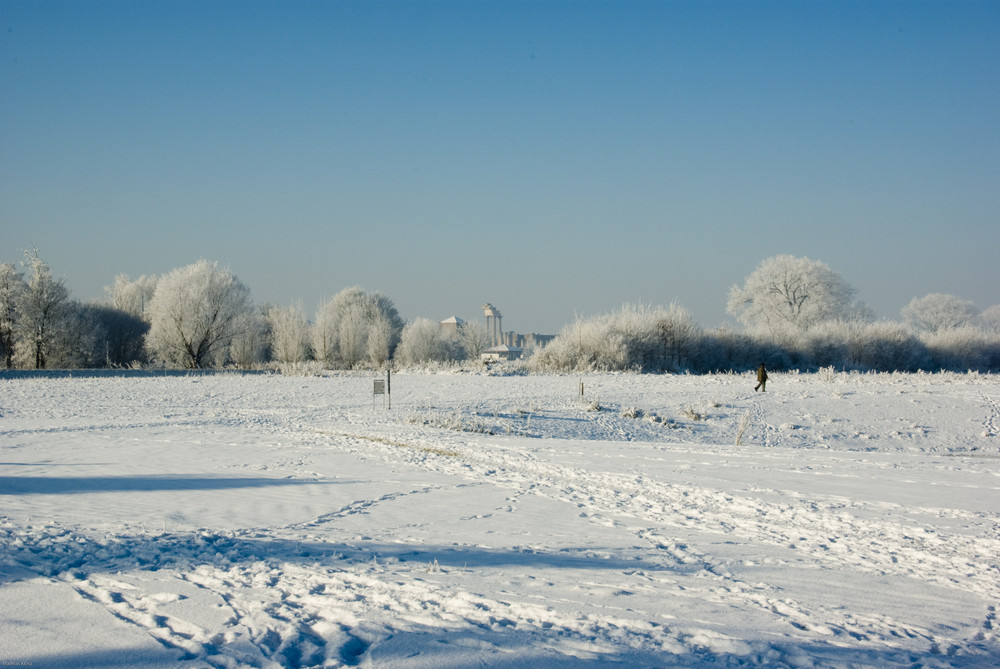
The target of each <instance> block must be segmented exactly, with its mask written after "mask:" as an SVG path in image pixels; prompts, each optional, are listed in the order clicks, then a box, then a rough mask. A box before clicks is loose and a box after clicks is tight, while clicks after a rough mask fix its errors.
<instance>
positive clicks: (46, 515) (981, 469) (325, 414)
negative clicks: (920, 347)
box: [0, 371, 1000, 669]
mask: <svg viewBox="0 0 1000 669" xmlns="http://www.w3.org/2000/svg"><path fill="white" fill-rule="evenodd" d="M373 378H374V377H373V375H372V374H337V375H329V376H311V377H310V376H281V375H273V374H232V373H221V374H205V375H186V374H166V375H150V374H136V373H120V374H102V373H86V372H81V373H76V372H74V373H73V374H71V375H70V374H50V375H41V376H38V375H23V374H22V375H11V374H8V375H7V376H3V377H0V500H2V507H0V509H2V510H0V538H2V544H0V546H2V548H0V664H3V665H5V666H10V665H17V664H30V666H33V667H67V666H74V667H106V666H129V667H166V666H186V667H306V666H334V667H338V666H363V667H393V668H394V669H395V668H397V667H401V668H404V669H409V668H414V669H416V668H431V667H433V668H435V669H440V668H448V667H468V666H490V667H503V668H505V669H508V668H515V667H539V666H545V667H580V666H585V667H591V666H593V667H598V666H614V667H732V666H785V667H855V666H879V667H992V666H996V665H998V664H1000V622H998V621H997V607H998V606H1000V513H998V512H1000V494H998V490H1000V437H998V436H997V430H998V427H1000V392H998V390H1000V379H998V378H997V377H995V376H990V375H976V374H968V375H959V374H918V375H862V374H843V373H841V374H832V373H830V372H829V371H827V372H826V373H824V374H815V375H811V374H801V375H800V374H778V373H775V374H772V375H771V381H770V383H769V384H768V391H767V392H766V393H754V392H753V385H754V383H755V380H754V379H753V378H751V375H742V376H740V375H715V376H669V375H631V374H622V375H597V374H593V375H585V376H573V375H530V376H499V375H498V376H493V375H487V374H475V373H437V374H432V373H398V374H393V376H392V396H391V400H392V401H391V408H388V407H385V406H383V403H382V398H375V397H373V395H372V390H373V384H372V380H373ZM581 384H582V387H583V390H584V394H583V397H581V396H580V388H581ZM373 400H375V401H373Z"/></svg>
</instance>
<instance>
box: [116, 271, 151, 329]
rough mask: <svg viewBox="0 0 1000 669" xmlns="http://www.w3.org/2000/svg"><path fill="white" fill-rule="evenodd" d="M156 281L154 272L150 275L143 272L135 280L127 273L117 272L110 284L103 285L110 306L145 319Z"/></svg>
mask: <svg viewBox="0 0 1000 669" xmlns="http://www.w3.org/2000/svg"><path fill="white" fill-rule="evenodd" d="M157 281H159V277H157V276H156V275H155V274H154V275H150V276H147V275H145V274H143V275H142V276H140V277H139V278H138V279H136V280H135V281H132V280H131V279H129V276H128V274H119V275H118V276H116V277H115V281H114V283H113V284H112V285H111V286H105V287H104V291H105V292H106V293H107V294H108V299H109V302H110V303H111V306H113V307H115V308H116V309H120V310H121V311H124V312H125V313H127V314H132V315H133V316H136V317H138V318H142V319H146V309H147V307H148V305H149V302H150V301H151V300H152V299H153V293H155V292H156V282H157ZM147 320H148V319H147Z"/></svg>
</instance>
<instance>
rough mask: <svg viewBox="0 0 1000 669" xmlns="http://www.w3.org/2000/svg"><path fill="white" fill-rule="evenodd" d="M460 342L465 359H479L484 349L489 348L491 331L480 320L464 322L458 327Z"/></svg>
mask: <svg viewBox="0 0 1000 669" xmlns="http://www.w3.org/2000/svg"><path fill="white" fill-rule="evenodd" d="M458 342H459V344H460V345H461V347H462V357H463V358H464V359H466V360H478V359H479V357H480V356H481V355H482V353H483V351H485V350H486V349H487V348H489V343H490V333H489V332H487V331H486V326H485V325H484V324H483V323H482V322H480V321H475V322H472V323H462V325H461V326H460V327H459V328H458Z"/></svg>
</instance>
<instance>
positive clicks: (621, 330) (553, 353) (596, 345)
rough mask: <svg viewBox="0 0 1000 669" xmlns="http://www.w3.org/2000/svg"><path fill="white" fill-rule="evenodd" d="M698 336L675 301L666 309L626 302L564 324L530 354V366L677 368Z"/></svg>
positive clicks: (687, 361)
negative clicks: (590, 316) (546, 343)
mask: <svg viewBox="0 0 1000 669" xmlns="http://www.w3.org/2000/svg"><path fill="white" fill-rule="evenodd" d="M701 336H702V335H701V329H700V328H699V327H698V326H697V324H696V323H695V322H694V320H693V319H692V318H691V316H690V314H689V313H688V312H687V310H686V309H684V308H682V307H680V306H678V305H676V304H672V305H671V306H670V307H669V308H666V309H665V308H663V307H655V308H654V307H648V306H644V305H629V304H626V305H623V306H622V307H621V308H620V309H619V310H618V311H615V312H613V313H610V314H605V315H601V316H597V317H595V318H591V319H587V320H577V321H576V322H575V323H573V324H572V325H569V326H567V327H565V328H563V330H562V332H560V333H559V335H558V336H557V337H556V338H555V339H554V340H553V341H552V342H550V343H549V344H548V345H547V346H546V347H545V348H543V349H541V350H539V351H537V352H536V353H535V355H534V356H532V359H531V366H532V368H534V369H538V370H561V371H622V370H638V371H655V372H659V371H677V370H679V369H682V368H686V367H687V366H688V365H689V364H690V363H691V360H692V358H693V357H694V355H695V353H696V351H697V348H698V346H699V344H700V341H701Z"/></svg>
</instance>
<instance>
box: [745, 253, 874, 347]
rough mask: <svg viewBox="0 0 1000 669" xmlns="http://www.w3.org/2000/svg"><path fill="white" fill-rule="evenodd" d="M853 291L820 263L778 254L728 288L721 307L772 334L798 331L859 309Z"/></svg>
mask: <svg viewBox="0 0 1000 669" xmlns="http://www.w3.org/2000/svg"><path fill="white" fill-rule="evenodd" d="M854 294H855V290H854V288H852V287H851V286H850V285H848V284H847V282H846V281H844V279H843V278H842V277H841V276H840V274H838V273H837V272H834V271H833V270H832V269H830V268H829V267H828V266H827V265H826V264H825V263H822V262H819V261H815V260H810V259H809V258H796V257H794V256H790V255H779V256H774V257H772V258H768V259H766V260H764V261H763V262H761V264H760V265H758V266H757V269H755V270H754V271H753V273H752V274H750V276H748V277H747V278H746V281H745V282H744V284H743V285H742V286H733V287H732V288H730V289H729V301H728V303H727V311H728V312H729V313H730V314H733V315H734V316H736V317H737V318H739V320H740V321H741V322H742V323H743V324H744V325H746V326H747V327H751V328H752V327H763V328H765V329H766V330H767V331H769V332H770V333H771V334H772V335H787V334H799V333H802V332H804V331H806V330H807V329H809V328H810V327H811V326H813V325H815V324H817V323H821V322H823V321H827V320H836V319H842V318H850V317H853V316H856V315H858V314H859V313H863V312H864V309H863V308H862V307H860V306H859V305H857V304H856V303H855V302H854Z"/></svg>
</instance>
